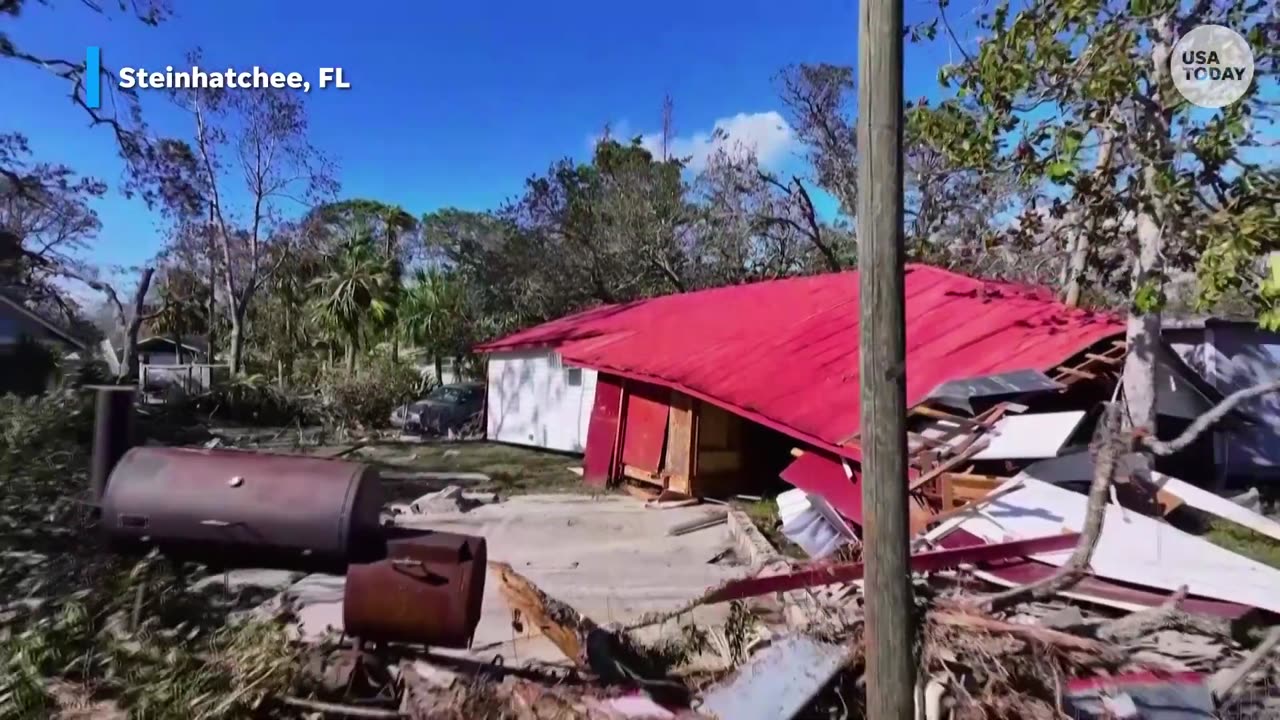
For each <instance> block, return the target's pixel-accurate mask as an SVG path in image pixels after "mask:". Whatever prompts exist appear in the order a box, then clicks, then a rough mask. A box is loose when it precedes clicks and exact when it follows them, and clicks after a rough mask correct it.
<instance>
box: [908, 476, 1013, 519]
mask: <svg viewBox="0 0 1280 720" xmlns="http://www.w3.org/2000/svg"><path fill="white" fill-rule="evenodd" d="M1019 487H1022V486H1021V485H1009V486H1007V487H1003V488H1000V489H998V490H996V491H994V492H990V493H987V494H986V495H983V496H982V497H980V498H978V499H976V500H973V501H971V502H968V503H965V504H964V505H961V506H960V507H955V508H950V509H948V510H943V511H942V512H940V513H938V514H937V515H934V516H933V517H931V518H929V524H930V525H936V524H938V523H940V522H944V521H946V520H950V519H951V518H953V517H956V516H957V515H963V514H965V513H967V512H973V511H974V510H977V509H978V508H979V507H982V506H983V505H986V504H987V503H990V502H992V501H993V500H998V499H999V498H1000V497H1002V496H1004V495H1008V494H1009V493H1011V492H1013V491H1014V490H1017V489H1018V488H1019Z"/></svg>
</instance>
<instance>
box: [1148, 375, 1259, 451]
mask: <svg viewBox="0 0 1280 720" xmlns="http://www.w3.org/2000/svg"><path fill="white" fill-rule="evenodd" d="M1277 390H1280V380H1272V381H1270V382H1265V383H1259V384H1257V385H1254V386H1252V387H1247V388H1242V389H1240V390H1237V391H1235V392H1233V393H1231V394H1230V395H1228V396H1226V397H1225V398H1223V399H1222V402H1220V403H1218V404H1217V405H1215V406H1213V408H1212V409H1211V410H1209V412H1206V413H1205V414H1203V415H1201V416H1200V417H1198V418H1196V419H1195V420H1194V421H1193V422H1192V423H1191V424H1190V425H1189V426H1187V429H1186V430H1183V431H1182V434H1181V435H1179V436H1178V437H1176V438H1174V439H1172V440H1169V441H1168V442H1164V441H1162V440H1159V439H1158V438H1156V437H1154V436H1152V435H1147V436H1145V437H1143V439H1142V444H1143V445H1145V446H1146V448H1147V449H1148V450H1150V451H1151V452H1153V453H1155V454H1156V455H1172V454H1174V453H1176V452H1178V451H1180V450H1183V449H1185V448H1186V447H1187V446H1188V445H1190V444H1191V443H1193V442H1195V441H1196V438H1198V437H1200V436H1201V435H1203V434H1204V432H1205V431H1206V430H1208V429H1209V428H1211V427H1213V426H1214V425H1215V424H1216V423H1218V421H1220V420H1222V418H1224V417H1226V415H1227V413H1229V412H1231V411H1232V410H1233V409H1235V407H1236V406H1237V405H1239V404H1240V403H1242V402H1244V401H1245V400H1251V399H1253V398H1256V397H1260V396H1262V395H1266V394H1267V393H1272V392H1275V391H1277Z"/></svg>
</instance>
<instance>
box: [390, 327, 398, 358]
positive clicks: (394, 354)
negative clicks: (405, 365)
mask: <svg viewBox="0 0 1280 720" xmlns="http://www.w3.org/2000/svg"><path fill="white" fill-rule="evenodd" d="M391 362H393V363H398V362H400V335H399V334H397V333H396V332H395V331H392V333H391Z"/></svg>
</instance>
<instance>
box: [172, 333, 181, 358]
mask: <svg viewBox="0 0 1280 720" xmlns="http://www.w3.org/2000/svg"><path fill="white" fill-rule="evenodd" d="M170 340H171V341H172V342H173V361H174V362H175V363H177V364H178V365H181V364H182V333H180V332H176V331H175V332H174V333H173V337H172V338H170Z"/></svg>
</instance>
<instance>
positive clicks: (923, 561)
mask: <svg viewBox="0 0 1280 720" xmlns="http://www.w3.org/2000/svg"><path fill="white" fill-rule="evenodd" d="M1079 538H1080V533H1063V534H1061V535H1049V536H1046V537H1041V538H1032V539H1030V540H1015V541H1013V542H1006V543H995V544H983V545H971V546H968V547H960V548H949V549H946V550H931V551H929V552H922V553H917V554H915V555H912V556H911V571H912V572H930V571H933V570H946V569H949V568H954V567H956V566H958V565H969V564H974V563H982V562H994V561H997V560H1007V559H1008V558H1012V557H1022V556H1025V555H1035V554H1038V553H1046V552H1053V551H1055V550H1069V549H1071V548H1074V547H1075V546H1076V541H1077V540H1078V539H1079ZM864 570H865V568H864V567H863V564H862V563H860V562H859V563H843V564H840V565H830V564H815V565H814V566H811V567H808V568H806V569H804V570H797V571H795V572H792V573H786V574H783V575H770V576H769V577H754V578H746V579H743V580H732V581H730V582H727V583H725V584H724V585H722V586H720V587H719V588H717V589H716V590H714V591H712V592H711V593H710V594H708V595H707V596H706V598H704V600H703V603H704V604H707V605H710V604H712V603H721V602H727V601H729V600H742V599H744V598H749V597H756V596H759V595H767V594H769V593H774V592H786V591H788V590H799V589H801V588H810V587H819V586H821V585H830V584H832V583H838V582H851V581H853V580H858V579H861V578H862V573H863V572H864Z"/></svg>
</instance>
